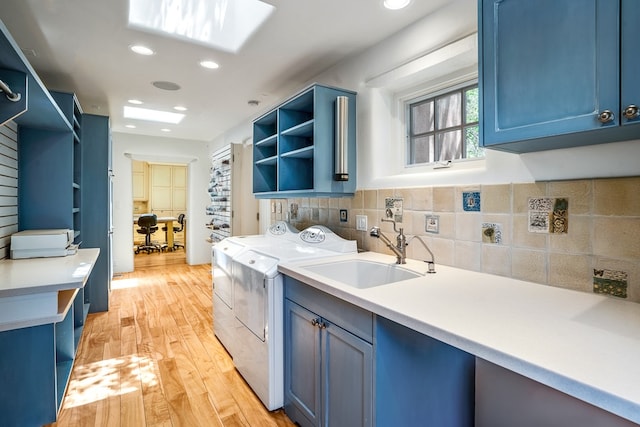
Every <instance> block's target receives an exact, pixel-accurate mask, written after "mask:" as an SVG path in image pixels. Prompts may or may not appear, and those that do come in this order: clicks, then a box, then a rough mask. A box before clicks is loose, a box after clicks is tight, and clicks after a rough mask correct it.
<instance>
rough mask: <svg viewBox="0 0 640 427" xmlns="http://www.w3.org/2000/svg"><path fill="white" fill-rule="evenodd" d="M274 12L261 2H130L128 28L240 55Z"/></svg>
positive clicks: (184, 0) (235, 0) (146, 0)
mask: <svg viewBox="0 0 640 427" xmlns="http://www.w3.org/2000/svg"><path fill="white" fill-rule="evenodd" d="M168 5H169V6H168ZM274 10H275V7H273V6H272V5H270V4H267V3H265V2H262V1H259V0H234V1H229V0H208V1H202V0H180V1H173V2H171V1H158V0H129V26H132V27H135V28H136V29H141V30H143V31H148V32H151V33H155V34H158V33H160V34H163V35H165V36H166V35H168V36H170V37H175V38H178V39H183V40H185V39H186V40H188V41H191V42H196V43H200V44H205V45H207V46H209V47H211V46H212V47H214V48H217V49H223V50H225V51H229V52H237V51H238V50H240V48H241V47H242V45H243V44H244V43H245V42H246V41H247V40H248V39H249V37H250V36H251V35H252V34H253V33H254V32H255V31H256V30H257V29H258V28H259V27H260V26H261V25H262V24H263V23H264V22H265V21H266V20H267V18H268V17H269V16H270V15H271V14H272V13H273V11H274Z"/></svg>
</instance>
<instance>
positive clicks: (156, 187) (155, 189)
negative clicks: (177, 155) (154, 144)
mask: <svg viewBox="0 0 640 427" xmlns="http://www.w3.org/2000/svg"><path fill="white" fill-rule="evenodd" d="M149 169H150V170H149V173H150V175H151V200H150V202H151V210H152V211H153V212H156V211H171V210H172V203H171V202H172V195H171V193H172V192H171V166H166V165H151V166H149ZM170 215H171V213H170Z"/></svg>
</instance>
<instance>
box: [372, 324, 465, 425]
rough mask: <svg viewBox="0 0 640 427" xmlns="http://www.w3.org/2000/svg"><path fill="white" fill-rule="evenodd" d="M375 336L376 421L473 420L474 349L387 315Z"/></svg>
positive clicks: (458, 422) (461, 422)
mask: <svg viewBox="0 0 640 427" xmlns="http://www.w3.org/2000/svg"><path fill="white" fill-rule="evenodd" d="M374 342H375V354H376V359H375V363H376V368H375V372H376V373H375V381H376V401H375V405H376V413H375V415H376V425H378V426H425V427H426V426H433V427H466V426H469V427H471V426H473V425H474V398H475V397H474V394H475V391H474V381H475V357H474V356H473V355H471V354H469V353H466V352H464V351H462V350H459V349H457V348H455V347H452V346H450V345H447V344H445V343H443V342H441V341H438V340H436V339H433V338H430V337H428V336H426V335H423V334H421V333H419V332H416V331H414V330H412V329H409V328H407V327H404V326H402V325H399V324H397V323H395V322H392V321H390V320H387V319H385V318H383V317H376V320H375V339H374Z"/></svg>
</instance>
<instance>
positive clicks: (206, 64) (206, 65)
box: [200, 60, 220, 70]
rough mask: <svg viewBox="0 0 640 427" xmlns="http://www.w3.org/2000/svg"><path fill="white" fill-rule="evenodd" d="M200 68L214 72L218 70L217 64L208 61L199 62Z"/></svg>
mask: <svg viewBox="0 0 640 427" xmlns="http://www.w3.org/2000/svg"><path fill="white" fill-rule="evenodd" d="M200 66H201V67H204V68H208V69H210V70H215V69H216V68H220V66H219V65H218V63H217V62H213V61H208V60H205V61H200Z"/></svg>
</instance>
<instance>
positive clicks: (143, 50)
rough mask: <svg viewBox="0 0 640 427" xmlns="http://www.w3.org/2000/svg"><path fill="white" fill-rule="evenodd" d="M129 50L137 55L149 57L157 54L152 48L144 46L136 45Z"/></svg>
mask: <svg viewBox="0 0 640 427" xmlns="http://www.w3.org/2000/svg"><path fill="white" fill-rule="evenodd" d="M129 49H131V50H132V51H133V52H135V53H137V54H138V55H145V56H149V55H153V54H154V53H155V52H154V51H153V50H151V49H150V48H148V47H146V46H142V45H141V44H134V45H133V46H129Z"/></svg>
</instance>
